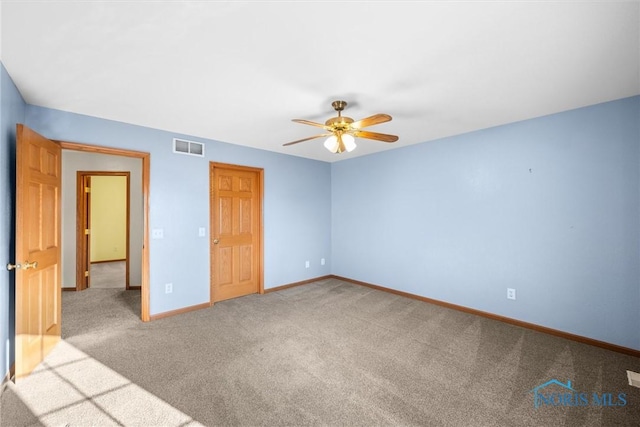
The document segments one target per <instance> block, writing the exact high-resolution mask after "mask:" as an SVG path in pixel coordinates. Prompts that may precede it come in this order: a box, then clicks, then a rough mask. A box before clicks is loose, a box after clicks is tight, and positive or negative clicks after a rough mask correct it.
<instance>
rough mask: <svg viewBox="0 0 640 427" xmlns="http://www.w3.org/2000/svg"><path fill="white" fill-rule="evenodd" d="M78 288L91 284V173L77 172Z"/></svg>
mask: <svg viewBox="0 0 640 427" xmlns="http://www.w3.org/2000/svg"><path fill="white" fill-rule="evenodd" d="M76 182H77V186H78V188H77V192H76V290H77V291H83V290H85V289H87V288H89V286H91V274H90V273H91V245H90V244H89V243H90V242H89V239H90V238H91V235H90V233H91V175H83V174H82V172H79V171H78V172H76Z"/></svg>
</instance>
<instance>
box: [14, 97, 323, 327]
mask: <svg viewBox="0 0 640 427" xmlns="http://www.w3.org/2000/svg"><path fill="white" fill-rule="evenodd" d="M26 124H27V126H29V127H31V128H32V129H34V130H36V131H37V132H38V133H40V134H42V135H43V136H46V137H47V138H51V139H59V140H65V141H71V142H82V143H86V144H93V145H102V146H108V147H116V148H125V149H132V150H137V151H144V152H149V153H151V181H150V187H151V198H150V213H149V216H150V218H149V222H150V229H155V228H162V229H163V231H164V238H163V239H162V240H153V239H152V240H150V312H151V315H154V314H158V313H163V312H166V311H171V310H176V309H180V308H183V307H187V306H192V305H197V304H202V303H205V302H208V301H209V240H208V238H207V237H198V228H199V227H205V228H206V229H207V230H208V229H209V161H216V162H223V163H233V164H240V165H245V166H253V167H258V168H263V169H264V206H263V207H264V212H263V224H264V285H265V288H266V289H268V288H272V287H276V286H280V285H285V284H289V283H293V282H297V281H302V280H307V279H311V278H315V277H319V276H323V275H327V274H329V273H330V268H331V265H330V263H329V262H327V263H326V265H324V266H322V265H320V258H322V257H324V258H326V259H327V260H329V258H330V255H331V253H330V250H331V240H330V239H331V168H330V165H329V164H328V163H324V162H318V161H313V160H307V159H302V158H299V157H293V156H287V155H282V154H277V153H272V152H268V151H264V150H257V149H253V148H247V147H241V146H238V145H232V144H225V143H220V142H216V141H211V140H204V139H202V138H196V137H191V136H188V135H180V134H174V133H170V132H165V131H160V130H155V129H150V128H145V127H140V126H134V125H130V124H125V123H121V122H115V121H109V120H103V119H98V118H94V117H89V116H83V115H78V114H71V113H67V112H62V111H58V110H51V109H46V108H41V107H34V106H27V117H26ZM174 137H180V138H186V139H190V140H194V141H200V142H204V143H205V154H206V158H200V157H193V156H186V155H182V154H174V153H173V152H172V140H173V138H174ZM63 167H64V165H63ZM207 236H208V233H207ZM307 260H309V261H310V268H305V261H307ZM165 283H173V293H171V294H165V292H164V289H165V286H164V285H165Z"/></svg>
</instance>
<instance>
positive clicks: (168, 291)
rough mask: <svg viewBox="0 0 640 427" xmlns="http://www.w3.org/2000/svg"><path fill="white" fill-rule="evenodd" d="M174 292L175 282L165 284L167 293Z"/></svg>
mask: <svg viewBox="0 0 640 427" xmlns="http://www.w3.org/2000/svg"><path fill="white" fill-rule="evenodd" d="M172 292H173V283H167V284H166V285H164V293H165V294H170V293H172Z"/></svg>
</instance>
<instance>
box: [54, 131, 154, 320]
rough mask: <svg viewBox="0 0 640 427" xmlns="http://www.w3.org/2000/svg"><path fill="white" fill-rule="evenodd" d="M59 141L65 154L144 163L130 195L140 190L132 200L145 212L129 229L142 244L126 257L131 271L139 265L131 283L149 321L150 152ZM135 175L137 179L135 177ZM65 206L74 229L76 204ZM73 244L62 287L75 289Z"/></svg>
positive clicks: (133, 181) (74, 179) (134, 204)
mask: <svg viewBox="0 0 640 427" xmlns="http://www.w3.org/2000/svg"><path fill="white" fill-rule="evenodd" d="M57 142H58V143H59V144H60V146H61V147H62V151H63V156H64V155H65V153H69V154H71V153H76V154H78V153H86V154H104V155H108V156H116V158H125V159H130V160H136V161H137V162H140V163H141V165H140V172H139V174H137V175H139V177H134V175H133V174H132V175H131V176H130V187H131V192H130V196H131V198H133V194H134V193H135V192H138V193H139V196H140V198H139V203H138V202H132V203H131V209H134V207H135V206H137V207H138V208H139V209H140V210H141V212H142V213H141V220H140V224H139V226H137V227H135V228H134V227H132V226H130V229H131V239H130V240H132V239H135V240H138V241H139V242H140V245H139V249H134V248H133V247H130V250H129V251H128V254H127V257H128V258H129V260H130V272H131V271H133V270H134V269H135V267H136V266H139V281H138V280H135V281H134V282H132V283H130V289H135V287H134V286H138V285H139V286H140V303H141V304H140V318H141V320H142V321H144V322H148V321H150V320H151V317H150V314H149V249H148V248H149V229H148V224H149V196H150V189H149V180H150V167H151V156H150V154H149V153H145V152H140V151H133V150H124V149H117V148H109V147H101V146H93V145H88V144H82V143H74V142H66V141H57ZM86 169H89V168H85V171H86ZM95 169H96V170H104V166H102V167H96V168H95ZM66 172H68V171H65V166H64V165H63V174H64V173H66ZM89 172H91V173H94V172H93V171H89ZM138 178H139V179H138ZM72 179H73V181H74V183H73V185H76V184H75V181H76V175H75V171H74V172H73V178H72ZM136 179H138V180H137V181H136ZM136 182H137V183H136ZM73 193H74V194H73V196H72V199H73V204H74V205H75V200H76V191H73ZM65 210H69V211H70V212H71V213H70V214H71V215H72V217H73V220H72V223H73V228H74V229H75V228H77V226H76V221H75V218H76V215H77V208H76V207H75V206H74V207H71V208H69V207H67V209H65V208H64V206H63V211H65ZM134 231H136V232H138V233H139V237H137V238H134V236H133V234H134ZM72 241H74V242H76V239H74V238H72ZM72 246H73V247H72V248H71V249H72V250H70V251H69V252H73V255H72V256H71V257H70V259H68V260H67V263H68V262H71V263H72V266H73V267H72V268H67V270H69V274H66V275H65V274H63V290H75V288H76V279H77V278H76V276H77V271H78V267H77V262H76V252H77V244H73V245H72ZM63 263H65V254H64V253H63ZM83 275H84V271H83ZM65 276H67V277H68V278H67V279H65ZM65 282H67V283H65Z"/></svg>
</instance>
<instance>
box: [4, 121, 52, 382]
mask: <svg viewBox="0 0 640 427" xmlns="http://www.w3.org/2000/svg"><path fill="white" fill-rule="evenodd" d="M61 154H62V150H61V148H60V146H59V145H58V144H56V143H54V142H52V141H50V140H48V139H46V138H44V137H42V136H40V135H38V134H37V133H36V132H34V131H33V130H31V129H29V128H28V127H26V126H23V125H18V127H17V147H16V258H17V264H19V265H20V266H19V267H17V268H16V312H15V316H16V361H15V362H16V379H19V378H21V377H24V376H26V375H28V374H29V373H31V371H33V369H34V368H35V367H36V366H37V365H38V364H39V363H40V362H41V361H42V360H43V359H44V357H45V356H46V355H47V354H48V353H49V351H51V349H52V348H53V347H54V346H55V345H56V343H57V342H58V341H59V340H60V329H61V307H62V306H61V296H62V295H61V290H62V289H61V284H60V280H61V272H60V265H61V263H60V259H61V254H60V243H61V242H60V230H61V222H60V213H61V210H60V201H61V194H60V190H61V169H62V157H61Z"/></svg>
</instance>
